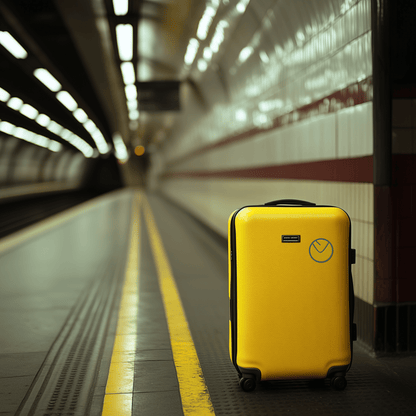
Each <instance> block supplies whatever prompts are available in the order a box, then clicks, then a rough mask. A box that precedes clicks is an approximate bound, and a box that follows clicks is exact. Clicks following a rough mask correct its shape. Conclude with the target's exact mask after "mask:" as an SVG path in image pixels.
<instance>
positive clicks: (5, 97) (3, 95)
mask: <svg viewBox="0 0 416 416" xmlns="http://www.w3.org/2000/svg"><path fill="white" fill-rule="evenodd" d="M9 99H10V94H9V93H8V92H7V91H6V90H4V89H3V88H1V87H0V101H3V102H7V101H9Z"/></svg>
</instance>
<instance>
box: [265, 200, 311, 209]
mask: <svg viewBox="0 0 416 416" xmlns="http://www.w3.org/2000/svg"><path fill="white" fill-rule="evenodd" d="M264 205H301V206H303V207H314V206H316V204H314V203H313V202H308V201H301V200H300V199H278V200H276V201H270V202H266V203H265V204H264Z"/></svg>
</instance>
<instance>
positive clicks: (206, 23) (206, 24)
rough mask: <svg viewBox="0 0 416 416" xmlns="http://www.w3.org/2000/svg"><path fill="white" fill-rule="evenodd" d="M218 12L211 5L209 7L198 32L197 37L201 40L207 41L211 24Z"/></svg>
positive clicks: (200, 22)
mask: <svg viewBox="0 0 416 416" xmlns="http://www.w3.org/2000/svg"><path fill="white" fill-rule="evenodd" d="M216 13H217V10H216V9H214V8H213V7H212V6H211V5H209V6H207V8H206V9H205V12H204V14H203V16H202V17H201V20H200V21H199V24H198V29H197V31H196V35H197V36H198V38H199V39H200V40H205V39H206V38H207V35H208V31H209V28H210V27H211V23H212V21H213V20H214V17H215V14H216Z"/></svg>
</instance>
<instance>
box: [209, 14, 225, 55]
mask: <svg viewBox="0 0 416 416" xmlns="http://www.w3.org/2000/svg"><path fill="white" fill-rule="evenodd" d="M229 26H230V24H229V23H228V22H227V21H226V20H221V21H220V22H218V24H217V27H216V28H215V33H214V36H213V37H212V39H211V43H210V45H209V47H210V49H211V50H212V52H218V50H219V48H220V45H221V43H222V42H223V41H224V39H225V35H224V31H225V29H226V28H228V27H229Z"/></svg>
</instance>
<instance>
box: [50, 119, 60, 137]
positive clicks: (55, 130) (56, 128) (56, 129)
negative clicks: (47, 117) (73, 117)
mask: <svg viewBox="0 0 416 416" xmlns="http://www.w3.org/2000/svg"><path fill="white" fill-rule="evenodd" d="M46 128H47V129H48V130H49V131H50V132H52V133H54V134H56V135H58V136H59V134H60V133H61V131H62V129H63V127H62V126H61V125H60V124H58V123H57V122H55V121H53V120H52V121H51V122H50V123H49V124H48V126H47V127H46Z"/></svg>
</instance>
